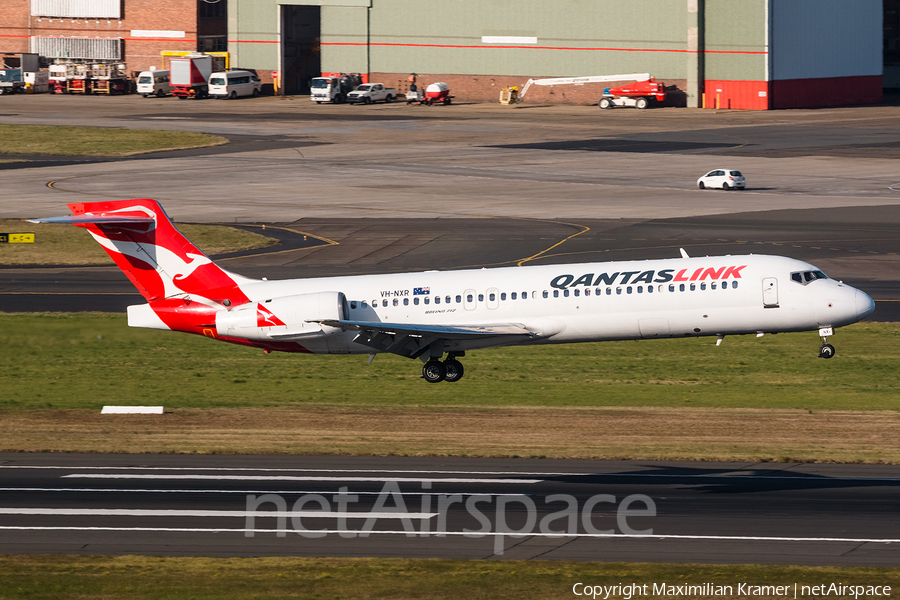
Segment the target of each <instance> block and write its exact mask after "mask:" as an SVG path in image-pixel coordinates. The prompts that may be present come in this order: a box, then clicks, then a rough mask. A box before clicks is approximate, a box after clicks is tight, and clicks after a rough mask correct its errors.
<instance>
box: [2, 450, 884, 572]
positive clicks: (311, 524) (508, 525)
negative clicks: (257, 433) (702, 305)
mask: <svg viewBox="0 0 900 600" xmlns="http://www.w3.org/2000/svg"><path fill="white" fill-rule="evenodd" d="M898 487H900V468H898V467H896V466H877V465H799V464H789V465H785V464H772V463H768V464H760V463H757V464H752V463H744V464H736V463H677V462H650V461H641V462H627V461H573V460H498V459H446V458H445V459H431V458H369V457H337V456H329V457H257V456H218V457H210V456H174V455H132V456H99V455H72V454H66V455H54V454H38V455H22V454H3V455H0V490H2V495H0V498H2V500H0V553H4V554H28V553H64V554H105V555H120V554H150V555H165V556H181V555H194V556H215V557H232V556H287V555H291V556H379V557H419V558H427V557H435V558H481V559H486V558H487V559H542V560H581V561H649V562H658V561H665V562H698V563H713V564H716V563H719V564H727V563H757V564H796V565H836V566H851V565H866V566H886V567H887V566H896V565H897V563H898V561H900V527H898V525H900V518H898V516H897V513H896V497H897V492H898Z"/></svg>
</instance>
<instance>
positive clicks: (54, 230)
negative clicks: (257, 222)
mask: <svg viewBox="0 0 900 600" xmlns="http://www.w3.org/2000/svg"><path fill="white" fill-rule="evenodd" d="M33 216H34V217H53V216H59V215H33ZM177 227H178V230H179V231H181V232H182V233H183V234H184V235H185V236H186V237H187V238H188V239H190V240H191V241H193V242H194V243H195V244H196V245H197V247H198V248H200V249H201V250H203V252H205V253H206V254H208V255H214V254H219V253H222V252H236V251H238V250H250V249H254V248H266V247H268V246H272V245H274V244H277V243H278V242H277V241H276V240H274V239H272V238H269V237H266V236H263V235H259V234H256V233H253V232H250V231H244V230H241V229H235V228H233V227H223V226H219V225H192V224H187V223H181V224H178V225H177ZM0 232H3V233H34V234H35V242H34V243H33V244H0V265H112V264H114V263H113V261H112V259H111V258H110V257H109V255H108V254H107V253H106V251H105V250H103V247H102V246H100V244H98V243H97V242H95V241H94V238H93V237H91V236H90V234H88V232H87V231H85V230H84V229H82V228H80V227H73V226H72V225H66V224H62V223H40V224H35V223H28V222H26V221H21V220H17V219H0Z"/></svg>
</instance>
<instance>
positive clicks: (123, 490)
mask: <svg viewBox="0 0 900 600" xmlns="http://www.w3.org/2000/svg"><path fill="white" fill-rule="evenodd" d="M0 492H65V493H69V492H91V493H97V492H109V493H127V494H135V493H152V494H157V493H159V494H278V495H286V494H335V493H337V492H335V491H334V490H166V489H131V488H0ZM353 493H354V494H356V495H360V496H378V495H380V494H383V493H384V492H381V491H378V492H358V491H354V492H353ZM433 493H434V492H433V491H431V490H424V491H421V492H391V494H392V495H393V494H399V495H400V496H426V495H429V494H433ZM442 493H443V494H444V495H455V494H459V495H461V496H478V495H480V496H531V494H521V493H512V494H501V493H499V492H442Z"/></svg>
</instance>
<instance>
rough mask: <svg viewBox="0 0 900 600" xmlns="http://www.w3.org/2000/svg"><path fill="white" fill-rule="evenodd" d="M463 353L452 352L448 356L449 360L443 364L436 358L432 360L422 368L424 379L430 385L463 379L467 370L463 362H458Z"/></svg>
mask: <svg viewBox="0 0 900 600" xmlns="http://www.w3.org/2000/svg"><path fill="white" fill-rule="evenodd" d="M463 355H464V353H462V352H451V353H449V354H448V355H447V359H446V360H444V361H443V362H441V361H440V360H437V359H436V358H432V359H430V360H429V361H428V362H426V363H425V366H423V367H422V378H423V379H424V380H425V381H427V382H428V383H440V382H441V381H449V382H451V383H452V382H454V381H459V380H460V379H462V376H463V373H465V369H463V365H462V363H461V362H459V361H458V360H456V359H457V358H458V357H462V356H463Z"/></svg>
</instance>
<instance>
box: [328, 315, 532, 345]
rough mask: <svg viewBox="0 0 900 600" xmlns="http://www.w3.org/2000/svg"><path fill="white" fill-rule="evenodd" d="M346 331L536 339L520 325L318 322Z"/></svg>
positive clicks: (441, 336)
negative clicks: (511, 336)
mask: <svg viewBox="0 0 900 600" xmlns="http://www.w3.org/2000/svg"><path fill="white" fill-rule="evenodd" d="M316 323H321V324H322V325H328V326H329V327H337V328H338V329H343V330H344V331H365V332H373V333H384V334H388V335H419V336H425V337H432V338H442V339H447V340H462V339H473V338H479V337H489V336H496V335H523V336H530V337H536V336H535V334H534V332H532V331H531V330H529V329H528V328H527V327H525V326H524V325H522V324H520V323H500V324H494V325H422V324H417V323H381V322H378V321H345V320H343V319H342V320H340V321H338V320H334V319H326V320H324V321H316Z"/></svg>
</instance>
